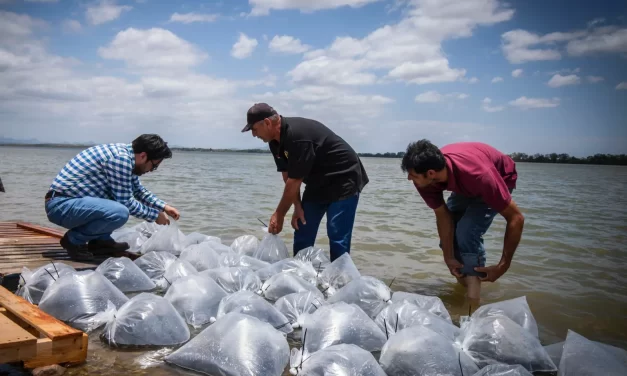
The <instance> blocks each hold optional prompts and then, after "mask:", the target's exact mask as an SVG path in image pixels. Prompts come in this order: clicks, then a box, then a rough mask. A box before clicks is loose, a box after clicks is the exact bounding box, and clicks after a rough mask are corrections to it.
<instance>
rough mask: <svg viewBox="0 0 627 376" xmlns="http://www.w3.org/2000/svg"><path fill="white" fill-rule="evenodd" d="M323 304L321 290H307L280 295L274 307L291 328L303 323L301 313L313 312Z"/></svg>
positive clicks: (298, 326)
mask: <svg viewBox="0 0 627 376" xmlns="http://www.w3.org/2000/svg"><path fill="white" fill-rule="evenodd" d="M323 304H325V301H324V296H323V295H322V293H321V292H319V291H315V292H314V291H308V292H297V293H293V294H287V295H285V296H282V297H281V298H279V300H277V301H276V303H274V308H276V309H277V310H279V312H281V313H282V314H283V315H284V316H285V317H287V319H288V320H289V322H290V324H292V328H294V329H296V328H300V327H301V326H302V325H303V322H302V320H301V317H302V316H303V314H309V313H314V312H315V311H316V310H317V309H318V308H320V307H321V306H322V305H323Z"/></svg>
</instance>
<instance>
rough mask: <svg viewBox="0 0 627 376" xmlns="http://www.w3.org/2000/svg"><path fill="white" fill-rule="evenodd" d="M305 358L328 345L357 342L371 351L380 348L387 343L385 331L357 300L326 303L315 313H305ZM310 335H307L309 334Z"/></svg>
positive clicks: (355, 343)
mask: <svg viewBox="0 0 627 376" xmlns="http://www.w3.org/2000/svg"><path fill="white" fill-rule="evenodd" d="M303 316H304V317H303V318H302V321H303V326H302V328H303V329H302V331H303V338H301V340H302V341H303V347H304V354H305V355H306V357H305V359H306V358H307V357H308V355H309V354H313V353H314V352H316V351H320V350H322V349H324V348H325V347H329V346H333V345H339V344H342V343H345V344H353V345H357V346H359V347H361V348H362V349H364V350H367V351H370V352H372V351H379V350H381V348H382V347H383V344H385V341H386V338H385V333H383V332H382V331H381V328H379V327H378V326H377V324H375V323H374V321H372V319H370V317H368V315H366V313H365V312H364V311H363V310H362V309H361V308H359V307H358V306H356V305H354V304H347V303H344V302H338V303H333V304H325V305H323V306H322V307H319V308H318V309H317V310H316V311H315V312H314V313H312V314H306V315H303ZM305 336H306V338H305Z"/></svg>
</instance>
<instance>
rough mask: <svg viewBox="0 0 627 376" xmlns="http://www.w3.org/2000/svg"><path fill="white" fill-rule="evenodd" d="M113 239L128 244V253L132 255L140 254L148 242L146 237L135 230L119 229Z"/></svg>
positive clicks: (112, 236) (114, 232)
mask: <svg viewBox="0 0 627 376" xmlns="http://www.w3.org/2000/svg"><path fill="white" fill-rule="evenodd" d="M111 238H112V239H113V240H115V241H116V242H120V243H128V246H129V249H128V251H129V252H132V253H140V252H141V249H142V246H143V245H144V243H145V242H146V241H147V240H148V237H147V236H146V235H144V234H143V233H141V232H138V231H135V230H133V229H119V230H116V231H113V233H112V234H111Z"/></svg>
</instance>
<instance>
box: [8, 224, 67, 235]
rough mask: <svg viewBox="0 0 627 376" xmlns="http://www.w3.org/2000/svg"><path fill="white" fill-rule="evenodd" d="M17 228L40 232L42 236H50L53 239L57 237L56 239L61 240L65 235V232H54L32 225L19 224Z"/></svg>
mask: <svg viewBox="0 0 627 376" xmlns="http://www.w3.org/2000/svg"><path fill="white" fill-rule="evenodd" d="M17 227H19V228H23V229H26V230H31V231H35V232H39V233H41V234H46V235H50V236H52V237H56V238H59V239H61V238H62V237H63V235H65V233H64V232H61V231H59V230H54V229H51V228H46V227H41V226H37V225H34V224H31V223H24V222H19V223H18V224H17Z"/></svg>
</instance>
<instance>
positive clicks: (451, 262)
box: [444, 257, 464, 278]
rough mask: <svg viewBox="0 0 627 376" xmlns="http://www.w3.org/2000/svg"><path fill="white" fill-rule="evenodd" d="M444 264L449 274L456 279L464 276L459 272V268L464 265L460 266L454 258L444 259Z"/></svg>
mask: <svg viewBox="0 0 627 376" xmlns="http://www.w3.org/2000/svg"><path fill="white" fill-rule="evenodd" d="M444 262H445V263H446V266H448V269H449V270H450V271H451V274H452V275H454V276H455V277H457V278H461V277H463V276H464V275H463V274H462V273H461V272H460V271H459V270H460V269H461V268H463V267H464V265H462V264H461V263H460V262H459V261H457V259H456V258H455V257H453V258H445V259H444Z"/></svg>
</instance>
